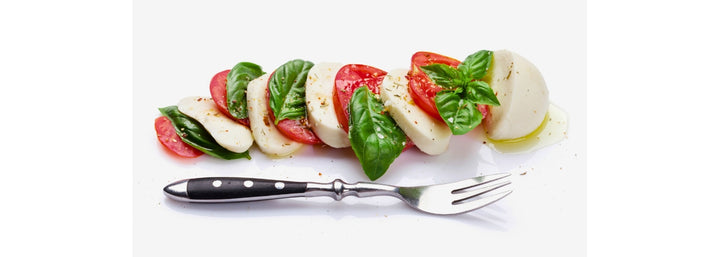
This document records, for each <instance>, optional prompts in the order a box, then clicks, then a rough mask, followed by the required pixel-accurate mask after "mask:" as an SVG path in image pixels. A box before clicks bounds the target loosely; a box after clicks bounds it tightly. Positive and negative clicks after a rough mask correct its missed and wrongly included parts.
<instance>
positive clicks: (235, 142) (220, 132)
mask: <svg viewBox="0 0 720 257" xmlns="http://www.w3.org/2000/svg"><path fill="white" fill-rule="evenodd" d="M177 107H178V110H179V111H180V112H182V113H183V114H185V115H187V116H190V117H191V118H193V119H195V120H197V121H198V122H199V123H200V124H201V125H202V126H203V127H204V128H205V130H207V131H208V132H209V133H210V135H211V136H212V137H213V139H215V141H217V143H218V144H219V145H220V146H222V147H223V148H225V149H227V150H229V151H232V152H236V153H242V152H245V151H247V150H248V148H250V146H252V144H253V137H252V134H251V133H250V129H249V128H247V127H245V126H243V125H242V124H240V123H237V122H236V121H234V120H232V119H230V118H228V117H227V116H225V114H222V113H221V112H220V110H218V109H217V105H215V102H214V101H213V100H212V98H207V97H186V98H183V99H182V100H180V102H178V104H177Z"/></svg>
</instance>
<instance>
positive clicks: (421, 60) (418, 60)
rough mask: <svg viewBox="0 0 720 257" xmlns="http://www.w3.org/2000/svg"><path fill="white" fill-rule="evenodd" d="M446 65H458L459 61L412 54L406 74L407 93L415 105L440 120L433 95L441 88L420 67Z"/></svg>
mask: <svg viewBox="0 0 720 257" xmlns="http://www.w3.org/2000/svg"><path fill="white" fill-rule="evenodd" d="M436 63H439V64H447V65H449V66H452V67H457V66H458V65H460V61H458V60H456V59H453V58H450V57H447V56H444V55H440V54H436V53H431V52H417V53H415V54H413V56H412V59H411V67H410V72H409V73H408V87H409V88H410V90H409V93H410V97H412V99H413V101H414V102H415V104H417V105H418V106H419V107H420V109H423V111H425V113H427V114H429V115H430V116H432V117H433V118H435V119H438V120H441V121H442V117H440V113H439V112H438V110H437V107H436V106H435V95H436V94H437V93H438V92H440V91H442V90H443V88H442V87H440V86H438V85H436V84H435V83H433V82H432V80H431V79H430V77H428V75H427V74H425V72H423V71H422V70H421V69H420V67H421V66H426V65H430V64H436Z"/></svg>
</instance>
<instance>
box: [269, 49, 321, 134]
mask: <svg viewBox="0 0 720 257" xmlns="http://www.w3.org/2000/svg"><path fill="white" fill-rule="evenodd" d="M313 65H314V64H313V63H312V62H309V61H303V60H292V61H289V62H287V63H285V64H283V65H282V66H280V67H279V68H278V69H277V70H275V72H274V73H273V75H272V77H271V78H270V81H269V82H268V88H269V89H270V108H271V109H272V111H273V114H275V125H277V124H278V122H279V121H281V120H284V119H292V120H299V119H302V118H304V117H305V115H306V110H305V108H306V107H305V81H306V80H307V75H308V72H309V71H310V68H312V67H313Z"/></svg>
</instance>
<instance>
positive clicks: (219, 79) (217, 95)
mask: <svg viewBox="0 0 720 257" xmlns="http://www.w3.org/2000/svg"><path fill="white" fill-rule="evenodd" d="M228 73H230V70H224V71H221V72H218V73H217V74H215V76H213V78H212V80H210V96H212V99H213V101H214V102H215V105H217V106H218V109H219V110H220V112H222V113H223V114H225V116H227V117H228V118H231V119H233V120H235V121H237V122H239V123H240V124H243V125H244V126H246V127H249V126H250V119H248V118H244V119H238V118H235V117H233V116H232V115H231V114H230V111H228V106H227V76H228Z"/></svg>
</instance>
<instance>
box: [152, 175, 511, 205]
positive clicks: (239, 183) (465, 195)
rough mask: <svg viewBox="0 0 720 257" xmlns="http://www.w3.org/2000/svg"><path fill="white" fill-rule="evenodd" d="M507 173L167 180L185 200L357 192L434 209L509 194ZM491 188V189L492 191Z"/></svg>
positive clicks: (170, 190)
mask: <svg viewBox="0 0 720 257" xmlns="http://www.w3.org/2000/svg"><path fill="white" fill-rule="evenodd" d="M508 176H510V174H509V173H500V174H492V175H486V176H479V177H475V178H470V179H465V180H461V181H457V182H453V183H447V184H438V185H426V186H414V187H396V186H390V185H383V184H377V183H369V182H358V183H354V184H348V183H345V182H344V181H342V180H340V179H336V180H334V181H333V182H330V183H314V182H296V181H282V180H269V179H257V178H240V177H205V178H192V179H184V180H180V181H177V182H174V183H172V184H169V185H168V186H166V187H165V188H164V189H163V191H164V192H165V195H167V196H168V197H169V198H171V199H174V200H177V201H183V202H201V203H219V202H221V203H225V202H246V201H259V200H270V199H280V198H290V197H314V196H329V197H332V198H334V199H335V200H338V201H339V200H341V199H343V198H344V197H346V196H349V195H352V196H356V197H370V196H380V195H385V196H393V197H396V198H399V199H402V200H403V201H405V203H407V204H408V205H410V206H411V207H413V208H415V209H417V210H420V211H423V212H427V213H432V214H443V215H444V214H458V213H465V212H469V211H472V210H475V209H478V208H481V207H483V206H486V205H488V204H491V203H494V202H495V201H497V200H500V199H502V198H503V197H505V196H507V195H508V194H510V193H511V192H512V191H511V190H507V191H503V192H500V193H495V191H497V190H496V189H499V188H501V187H504V186H506V185H509V184H510V181H501V179H503V178H506V177H508ZM491 192H493V193H492V194H491Z"/></svg>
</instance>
